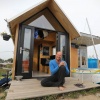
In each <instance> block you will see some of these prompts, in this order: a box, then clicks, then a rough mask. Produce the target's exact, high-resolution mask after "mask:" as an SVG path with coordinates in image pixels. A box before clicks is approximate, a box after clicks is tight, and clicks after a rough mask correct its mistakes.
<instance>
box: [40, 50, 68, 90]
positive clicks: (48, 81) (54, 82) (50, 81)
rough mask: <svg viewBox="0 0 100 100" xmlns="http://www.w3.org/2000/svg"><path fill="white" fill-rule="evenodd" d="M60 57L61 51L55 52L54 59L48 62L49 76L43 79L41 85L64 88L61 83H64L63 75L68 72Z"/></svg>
mask: <svg viewBox="0 0 100 100" xmlns="http://www.w3.org/2000/svg"><path fill="white" fill-rule="evenodd" d="M61 58H62V52H60V51H59V52H57V54H56V57H55V59H53V60H51V61H50V62H49V67H50V71H51V76H49V77H47V78H45V79H43V80H42V81H41V85H42V86H44V87H58V88H59V89H60V90H64V88H65V87H64V86H63V84H64V83H65V77H66V76H67V75H68V74H69V70H68V66H67V63H66V62H65V61H63V60H61Z"/></svg>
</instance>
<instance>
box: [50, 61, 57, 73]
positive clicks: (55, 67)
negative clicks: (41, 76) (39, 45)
mask: <svg viewBox="0 0 100 100" xmlns="http://www.w3.org/2000/svg"><path fill="white" fill-rule="evenodd" d="M49 67H50V72H51V74H55V73H56V72H57V71H58V69H59V67H58V66H56V64H55V63H53V61H52V60H51V61H50V62H49Z"/></svg>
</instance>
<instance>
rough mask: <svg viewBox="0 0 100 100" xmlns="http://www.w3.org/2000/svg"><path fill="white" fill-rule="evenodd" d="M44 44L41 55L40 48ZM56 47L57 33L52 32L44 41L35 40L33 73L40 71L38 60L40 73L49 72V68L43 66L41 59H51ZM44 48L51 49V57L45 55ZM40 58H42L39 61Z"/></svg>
mask: <svg viewBox="0 0 100 100" xmlns="http://www.w3.org/2000/svg"><path fill="white" fill-rule="evenodd" d="M41 44H42V47H40V53H39V54H38V47H39V45H41ZM53 46H56V33H55V32H50V33H49V34H48V36H47V37H45V38H44V39H35V40H34V51H33V52H34V53H33V71H38V60H39V72H46V73H49V71H48V72H47V70H49V69H48V68H49V67H48V66H43V65H42V64H41V58H48V59H49V58H50V56H51V55H52V47H53ZM43 47H49V55H46V56H45V55H43ZM38 56H39V57H40V58H39V59H38Z"/></svg>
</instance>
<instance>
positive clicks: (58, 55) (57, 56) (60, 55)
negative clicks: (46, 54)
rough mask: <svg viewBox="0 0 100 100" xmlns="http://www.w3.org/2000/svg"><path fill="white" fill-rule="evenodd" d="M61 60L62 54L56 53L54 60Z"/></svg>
mask: <svg viewBox="0 0 100 100" xmlns="http://www.w3.org/2000/svg"><path fill="white" fill-rule="evenodd" d="M61 58H62V53H61V52H58V53H57V54H56V60H58V61H59V60H61Z"/></svg>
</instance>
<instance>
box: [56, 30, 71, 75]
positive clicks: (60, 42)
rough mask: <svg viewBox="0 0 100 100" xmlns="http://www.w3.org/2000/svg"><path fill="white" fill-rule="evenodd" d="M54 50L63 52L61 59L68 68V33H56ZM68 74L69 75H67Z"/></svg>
mask: <svg viewBox="0 0 100 100" xmlns="http://www.w3.org/2000/svg"><path fill="white" fill-rule="evenodd" d="M56 50H57V51H61V52H62V53H63V55H62V59H63V60H65V61H66V62H67V64H68V68H69V70H70V43H69V34H67V33H63V32H58V33H57V45H56ZM68 76H70V75H68Z"/></svg>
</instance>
